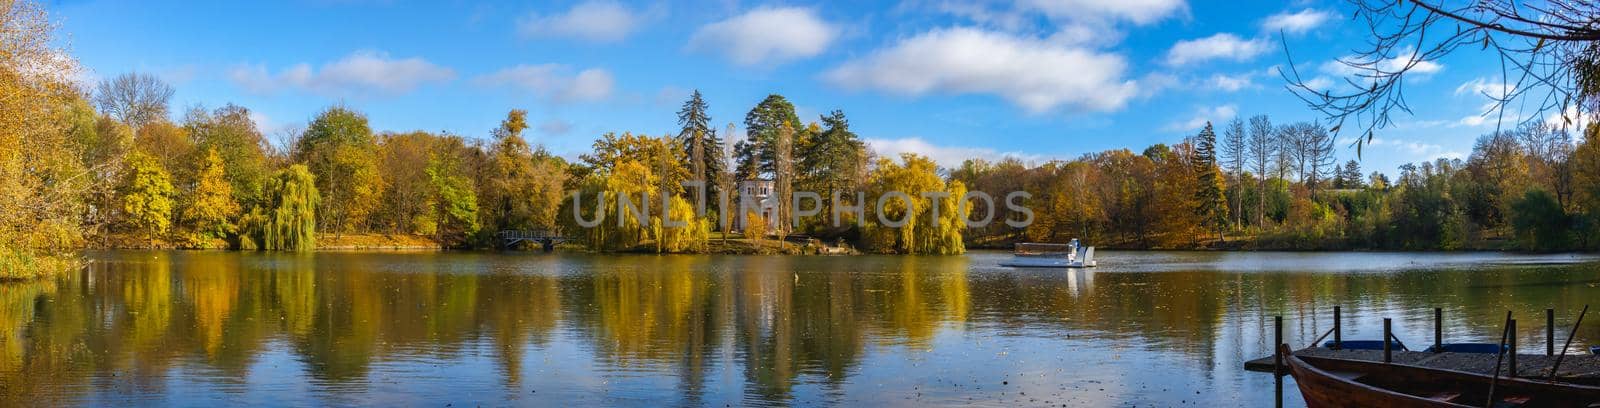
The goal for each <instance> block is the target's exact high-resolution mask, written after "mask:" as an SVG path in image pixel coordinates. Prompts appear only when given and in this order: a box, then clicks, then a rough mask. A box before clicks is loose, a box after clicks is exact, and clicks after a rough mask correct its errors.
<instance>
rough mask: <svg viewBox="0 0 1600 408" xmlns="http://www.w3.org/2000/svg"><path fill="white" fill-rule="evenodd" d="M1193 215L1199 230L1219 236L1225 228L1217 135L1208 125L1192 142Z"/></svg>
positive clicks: (1207, 123)
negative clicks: (1193, 167) (1205, 229)
mask: <svg viewBox="0 0 1600 408" xmlns="http://www.w3.org/2000/svg"><path fill="white" fill-rule="evenodd" d="M1193 164H1194V166H1195V169H1194V175H1195V178H1196V182H1197V183H1196V185H1195V190H1194V198H1195V209H1194V210H1195V215H1196V216H1199V218H1200V225H1201V226H1202V227H1206V228H1210V229H1211V230H1213V231H1216V232H1217V236H1218V237H1222V231H1223V230H1225V229H1226V228H1227V225H1228V199H1227V197H1226V194H1224V193H1223V188H1224V186H1223V180H1222V174H1221V170H1220V169H1218V168H1217V134H1216V132H1213V131H1212V130H1211V122H1206V127H1205V128H1204V129H1201V130H1200V135H1199V136H1196V137H1195V141H1194V162H1193Z"/></svg>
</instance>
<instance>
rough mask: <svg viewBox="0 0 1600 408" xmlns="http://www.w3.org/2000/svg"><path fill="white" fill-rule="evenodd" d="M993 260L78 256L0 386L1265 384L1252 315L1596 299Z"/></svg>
mask: <svg viewBox="0 0 1600 408" xmlns="http://www.w3.org/2000/svg"><path fill="white" fill-rule="evenodd" d="M1009 256H1010V255H1009V254H1007V253H1000V252H976V253H972V254H969V255H966V256H927V257H914V256H855V257H785V256H731V255H730V256H690V255H685V256H651V255H589V254H571V253H555V254H537V253H470V252H468V253H337V252H333V253H316V254H275V253H240V252H162V251H115V252H91V253H89V254H88V258H89V259H90V260H92V263H91V264H90V265H89V266H88V267H87V268H86V269H85V270H84V271H82V272H80V273H76V274H72V275H70V276H63V277H60V278H57V279H53V280H49V281H41V282H30V283H20V284H19V283H9V284H0V406H19V405H178V406H220V405H233V404H252V405H291V406H306V405H379V406H396V405H399V406H446V405H447V404H449V405H453V406H478V405H486V406H504V405H518V406H554V405H569V406H595V405H624V406H700V405H717V406H722V405H727V404H731V405H736V406H737V405H759V406H774V405H874V406H926V405H957V404H960V405H980V406H1018V405H1022V406H1045V405H1048V406H1062V405H1063V404H1065V405H1067V406H1084V405H1089V406H1151V405H1157V406H1182V405H1191V406H1237V405H1248V406H1270V404H1271V403H1272V400H1273V392H1272V389H1273V387H1272V385H1273V381H1272V377H1271V375H1269V374H1262V373H1253V372H1246V371H1244V370H1243V368H1242V364H1243V362H1244V361H1246V360H1250V359H1254V358H1257V357H1262V356H1266V355H1268V354H1269V353H1270V352H1271V343H1272V337H1273V324H1272V319H1273V316H1279V315H1281V316H1283V317H1284V321H1285V323H1284V325H1285V326H1286V328H1285V337H1286V338H1287V339H1288V340H1289V342H1290V343H1291V344H1292V345H1294V346H1295V347H1302V346H1304V345H1306V344H1307V343H1308V342H1310V341H1311V340H1312V339H1314V338H1316V337H1317V336H1318V335H1320V334H1322V333H1323V332H1325V331H1327V330H1328V328H1330V327H1332V310H1331V309H1332V307H1333V306H1335V305H1339V306H1342V307H1343V310H1344V317H1345V319H1346V320H1345V325H1346V329H1345V330H1346V331H1345V335H1344V338H1346V339H1364V338H1372V339H1375V338H1378V337H1379V333H1381V330H1382V329H1381V328H1382V318H1384V317H1391V318H1394V327H1395V331H1396V333H1397V334H1398V336H1399V337H1400V339H1401V340H1403V341H1405V342H1406V343H1408V344H1410V345H1411V346H1412V348H1414V349H1420V348H1422V347H1425V346H1426V345H1427V344H1429V343H1431V341H1432V324H1433V323H1432V316H1433V308H1434V307H1441V308H1443V309H1444V316H1445V335H1446V337H1447V339H1448V340H1454V341H1469V340H1476V341H1488V342H1495V341H1498V340H1499V337H1500V336H1499V335H1500V322H1501V319H1502V318H1503V317H1504V313H1505V311H1506V310H1511V311H1513V312H1514V313H1515V314H1516V316H1517V317H1518V318H1519V325H1518V328H1519V330H1520V333H1519V337H1520V338H1521V339H1522V340H1521V342H1520V346H1521V348H1522V350H1523V351H1524V352H1526V353H1536V352H1538V353H1542V352H1543V349H1544V334H1543V333H1544V309H1545V308H1555V309H1556V310H1557V311H1558V324H1561V325H1570V324H1571V322H1572V320H1573V319H1574V318H1575V317H1576V316H1575V315H1576V313H1577V311H1578V310H1579V309H1580V308H1582V307H1583V305H1584V304H1585V303H1586V302H1597V304H1595V306H1596V307H1597V308H1600V263H1597V262H1596V259H1595V258H1591V257H1587V256H1573V255H1545V256H1532V255H1504V254H1489V253H1462V254H1439V253H1425V254H1418V253H1238V252H1234V253H1230V252H1118V251H1103V252H1101V253H1100V254H1098V256H1097V257H1096V258H1097V259H1098V260H1099V262H1100V264H1101V265H1102V266H1101V267H1099V268H1095V269H1090V270H1081V271H1068V270H1043V269H1039V270H1026V269H1010V268H1002V267H998V266H996V264H997V263H998V262H1000V261H1001V260H1003V259H1005V258H1007V257H1009ZM1590 317H1591V318H1592V317H1594V316H1590ZM1591 321H1600V320H1591ZM1565 327H1566V326H1563V328H1561V329H1559V330H1557V331H1558V333H1559V334H1558V337H1559V338H1560V339H1561V340H1565V337H1566V335H1565V333H1566V331H1567V330H1568V329H1567V328H1565ZM1590 343H1600V324H1587V325H1586V326H1585V327H1584V328H1582V329H1581V330H1580V331H1579V332H1578V338H1577V341H1575V342H1574V346H1573V351H1574V352H1576V351H1578V349H1579V345H1587V344H1590ZM1559 344H1560V343H1559V342H1558V345H1559ZM1285 393H1286V399H1287V402H1288V405H1291V406H1299V405H1303V403H1302V402H1301V401H1300V399H1299V395H1298V393H1297V392H1296V391H1295V390H1294V387H1293V384H1292V382H1291V383H1289V384H1286V386H1285Z"/></svg>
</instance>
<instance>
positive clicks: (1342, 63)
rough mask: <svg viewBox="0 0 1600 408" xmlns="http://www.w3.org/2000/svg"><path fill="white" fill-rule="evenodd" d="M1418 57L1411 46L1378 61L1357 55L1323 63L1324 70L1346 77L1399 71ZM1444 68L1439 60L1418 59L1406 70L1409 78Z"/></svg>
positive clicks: (1420, 76)
mask: <svg viewBox="0 0 1600 408" xmlns="http://www.w3.org/2000/svg"><path fill="white" fill-rule="evenodd" d="M1416 58H1417V53H1416V51H1415V50H1413V49H1411V48H1405V49H1401V50H1400V52H1398V53H1396V54H1395V56H1394V57H1392V58H1384V59H1379V60H1376V61H1373V60H1370V59H1362V58H1360V57H1356V56H1349V57H1344V58H1341V59H1338V60H1334V61H1328V62H1325V63H1323V64H1322V72H1325V73H1328V74H1333V75H1338V76H1345V77H1352V76H1357V75H1363V74H1365V75H1371V74H1373V73H1374V72H1385V73H1393V72H1398V71H1400V70H1401V69H1405V67H1406V65H1408V64H1410V63H1411V62H1412V61H1415V60H1416ZM1352 64H1354V66H1352ZM1442 70H1444V65H1442V64H1439V63H1437V62H1433V61H1416V64H1415V65H1412V66H1411V69H1410V70H1409V71H1406V75H1407V77H1409V78H1425V77H1427V76H1429V75H1432V74H1434V73H1437V72H1439V71H1442Z"/></svg>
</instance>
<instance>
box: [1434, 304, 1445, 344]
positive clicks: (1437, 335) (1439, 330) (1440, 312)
mask: <svg viewBox="0 0 1600 408" xmlns="http://www.w3.org/2000/svg"><path fill="white" fill-rule="evenodd" d="M1434 350H1435V352H1443V350H1445V309H1438V307H1434Z"/></svg>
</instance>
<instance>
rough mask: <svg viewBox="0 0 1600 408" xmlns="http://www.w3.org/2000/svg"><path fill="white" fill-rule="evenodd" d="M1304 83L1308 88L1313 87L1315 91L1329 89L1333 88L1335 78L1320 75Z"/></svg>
mask: <svg viewBox="0 0 1600 408" xmlns="http://www.w3.org/2000/svg"><path fill="white" fill-rule="evenodd" d="M1304 85H1305V86H1306V87H1307V88H1311V90H1313V91H1327V90H1328V89H1330V88H1333V78H1328V77H1325V76H1318V77H1316V78H1311V79H1310V80H1308V81H1305V84H1304Z"/></svg>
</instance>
